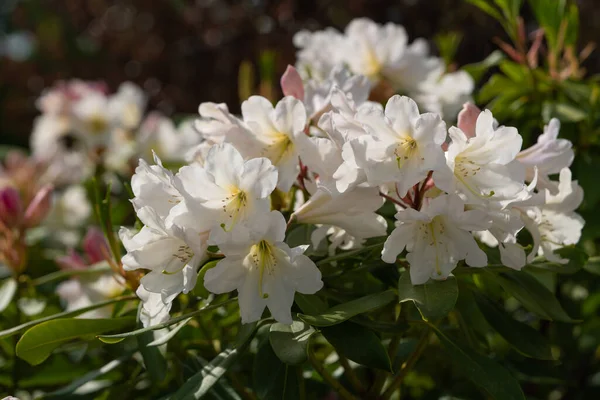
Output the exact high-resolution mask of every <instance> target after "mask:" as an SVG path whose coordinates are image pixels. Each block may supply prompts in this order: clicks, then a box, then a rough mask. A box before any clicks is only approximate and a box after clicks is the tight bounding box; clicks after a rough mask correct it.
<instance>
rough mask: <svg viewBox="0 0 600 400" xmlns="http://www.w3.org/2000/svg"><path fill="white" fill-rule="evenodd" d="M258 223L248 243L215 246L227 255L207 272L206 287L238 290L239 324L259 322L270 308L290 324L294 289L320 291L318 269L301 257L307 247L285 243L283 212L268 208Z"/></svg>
mask: <svg viewBox="0 0 600 400" xmlns="http://www.w3.org/2000/svg"><path fill="white" fill-rule="evenodd" d="M259 221H260V222H261V223H255V224H253V227H254V228H255V229H254V230H253V232H252V235H251V237H250V240H249V241H247V242H244V243H232V242H229V243H223V244H221V245H220V246H219V248H220V250H221V251H222V252H223V254H224V255H225V258H224V259H223V260H221V261H219V263H218V264H217V265H216V266H215V267H214V268H212V269H210V270H208V271H207V272H206V275H205V277H204V286H205V287H206V288H207V289H208V290H209V291H211V292H213V293H227V292H231V291H232V290H236V289H237V291H238V301H239V305H240V313H241V316H242V323H250V322H254V321H257V320H259V319H260V318H261V315H262V313H263V310H264V309H265V307H268V308H269V311H270V312H271V315H272V316H273V318H275V320H277V321H278V322H281V323H284V324H291V323H292V314H291V308H292V304H293V303H294V293H295V292H300V293H305V294H313V293H315V292H317V291H318V290H320V289H321V288H322V287H323V282H322V281H321V272H320V271H319V270H318V269H317V267H316V265H315V264H314V263H313V262H312V261H311V260H310V258H308V257H306V256H305V255H303V253H304V251H305V250H306V247H307V246H298V247H295V248H290V247H289V246H288V245H287V244H285V243H284V242H283V240H284V238H285V229H286V222H285V219H284V218H283V215H281V213H279V212H277V211H272V212H271V213H269V214H267V215H266V216H265V217H263V218H261V219H260V220H259ZM257 222H258V221H257Z"/></svg>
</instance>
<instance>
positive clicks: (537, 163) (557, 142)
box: [517, 118, 575, 188]
mask: <svg viewBox="0 0 600 400" xmlns="http://www.w3.org/2000/svg"><path fill="white" fill-rule="evenodd" d="M559 131H560V121H559V120H557V119H556V118H552V119H551V120H550V123H549V124H548V125H546V126H545V127H544V133H542V134H541V135H540V136H538V139H537V143H536V144H534V145H533V146H531V147H529V148H527V149H525V150H523V151H521V152H520V153H519V154H517V160H518V161H519V162H520V163H522V164H524V165H525V166H526V167H527V173H526V179H527V180H528V181H531V179H532V177H533V169H534V167H537V169H538V171H539V174H540V181H539V182H538V183H539V184H541V188H549V178H548V175H553V174H558V173H559V172H560V171H561V170H562V169H563V168H567V167H569V166H570V165H571V163H572V162H573V158H574V157H575V155H574V154H573V149H572V147H573V144H572V143H571V142H570V141H569V140H567V139H558V134H559Z"/></svg>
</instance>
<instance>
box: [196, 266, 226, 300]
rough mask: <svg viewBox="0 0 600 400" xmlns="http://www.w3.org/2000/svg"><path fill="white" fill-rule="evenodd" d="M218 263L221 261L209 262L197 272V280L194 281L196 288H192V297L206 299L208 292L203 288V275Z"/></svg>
mask: <svg viewBox="0 0 600 400" xmlns="http://www.w3.org/2000/svg"><path fill="white" fill-rule="evenodd" d="M219 261H221V260H212V261H209V262H207V263H206V264H204V265H203V266H202V268H200V271H199V272H198V279H197V280H196V286H194V289H193V290H192V294H193V295H195V296H198V297H201V298H203V299H206V298H208V296H209V295H210V292H209V291H208V290H206V288H205V287H204V275H206V272H207V271H208V270H209V269H211V268H214V267H216V266H217V264H218V263H219Z"/></svg>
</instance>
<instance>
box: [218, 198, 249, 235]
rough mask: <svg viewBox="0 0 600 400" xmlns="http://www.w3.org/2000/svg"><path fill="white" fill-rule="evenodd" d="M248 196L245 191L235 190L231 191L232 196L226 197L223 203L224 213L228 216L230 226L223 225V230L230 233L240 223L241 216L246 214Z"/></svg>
mask: <svg viewBox="0 0 600 400" xmlns="http://www.w3.org/2000/svg"><path fill="white" fill-rule="evenodd" d="M248 200H249V199H248V195H247V194H246V192H244V191H243V190H239V189H238V188H233V189H232V190H231V194H230V195H229V196H227V197H225V198H224V199H223V200H221V201H222V203H223V206H222V207H223V212H224V213H225V214H226V215H227V218H228V219H229V222H230V224H229V226H227V224H222V225H221V226H222V227H223V229H225V230H226V231H228V230H229V229H231V228H233V226H234V225H235V224H236V223H237V222H238V221H239V219H240V216H242V215H244V213H245V212H246V207H247V205H248Z"/></svg>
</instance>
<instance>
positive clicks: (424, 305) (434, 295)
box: [398, 272, 458, 321]
mask: <svg viewBox="0 0 600 400" xmlns="http://www.w3.org/2000/svg"><path fill="white" fill-rule="evenodd" d="M398 296H399V298H400V303H404V302H406V301H412V302H413V303H415V306H417V308H418V309H419V311H420V312H421V315H422V316H423V319H424V320H425V321H434V320H438V319H440V318H443V317H445V316H446V315H448V313H449V312H450V311H452V309H453V308H454V305H455V304H456V299H458V285H457V284H456V278H454V277H452V276H451V277H448V279H446V280H444V281H434V280H430V281H429V282H427V283H425V284H423V285H413V284H412V283H411V281H410V274H409V273H408V272H405V273H404V274H402V276H401V277H400V280H399V281H398Z"/></svg>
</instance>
